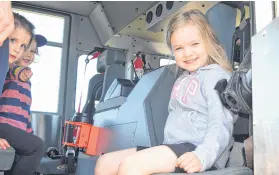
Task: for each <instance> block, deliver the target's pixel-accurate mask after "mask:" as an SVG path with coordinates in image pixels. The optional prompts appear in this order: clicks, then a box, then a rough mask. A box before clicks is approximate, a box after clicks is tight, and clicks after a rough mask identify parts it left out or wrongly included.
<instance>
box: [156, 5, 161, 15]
mask: <svg viewBox="0 0 279 175" xmlns="http://www.w3.org/2000/svg"><path fill="white" fill-rule="evenodd" d="M162 12H163V5H162V4H159V5H158V6H157V8H156V16H157V17H160V16H161V15H162Z"/></svg>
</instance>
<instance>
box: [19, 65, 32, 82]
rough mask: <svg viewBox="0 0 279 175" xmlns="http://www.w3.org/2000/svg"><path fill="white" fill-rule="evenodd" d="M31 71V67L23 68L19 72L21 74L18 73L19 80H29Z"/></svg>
mask: <svg viewBox="0 0 279 175" xmlns="http://www.w3.org/2000/svg"><path fill="white" fill-rule="evenodd" d="M32 75H33V72H32V71H31V69H29V68H28V69H25V70H23V71H22V72H21V74H20V75H19V78H20V80H21V81H24V82H25V81H28V80H30V78H31V77H32Z"/></svg>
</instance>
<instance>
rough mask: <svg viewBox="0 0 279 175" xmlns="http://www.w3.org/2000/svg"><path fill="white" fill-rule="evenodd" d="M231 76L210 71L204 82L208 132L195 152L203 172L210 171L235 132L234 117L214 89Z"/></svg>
mask: <svg viewBox="0 0 279 175" xmlns="http://www.w3.org/2000/svg"><path fill="white" fill-rule="evenodd" d="M229 77H230V76H229V74H226V73H224V72H220V71H215V70H212V71H209V72H208V73H207V74H206V77H205V78H204V81H203V87H202V89H203V91H204V94H205V96H206V98H207V105H208V132H207V134H206V136H205V138H204V140H203V143H202V144H201V145H199V146H198V147H197V148H196V150H195V151H194V152H193V153H194V154H195V155H196V156H197V157H198V158H199V159H200V161H201V163H202V167H203V168H202V171H205V170H206V169H209V168H210V167H212V165H213V164H214V163H215V162H216V161H217V159H218V158H219V156H220V155H221V154H222V153H223V152H224V150H225V149H226V147H227V146H228V145H229V142H230V139H231V138H232V132H233V124H234V120H233V116H232V115H231V113H230V112H229V111H228V110H227V109H226V108H225V107H224V106H223V104H222V102H221V100H220V97H219V94H218V92H217V91H216V90H215V89H214V87H215V85H216V83H217V82H218V81H219V80H221V79H224V78H225V79H229Z"/></svg>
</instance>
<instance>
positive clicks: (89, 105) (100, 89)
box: [82, 50, 126, 117]
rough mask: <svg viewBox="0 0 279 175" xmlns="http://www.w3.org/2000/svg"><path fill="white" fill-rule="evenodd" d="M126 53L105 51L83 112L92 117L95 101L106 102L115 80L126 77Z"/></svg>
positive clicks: (98, 64)
mask: <svg viewBox="0 0 279 175" xmlns="http://www.w3.org/2000/svg"><path fill="white" fill-rule="evenodd" d="M125 59H126V58H125V53H124V52H122V51H116V50H105V51H104V52H103V53H102V54H101V55H100V56H99V57H98V60H97V71H98V73H99V74H96V75H94V76H93V77H92V78H91V79H90V81H89V84H88V94H87V100H86V104H85V105H84V107H83V110H82V112H83V113H87V115H88V116H92V117H93V115H94V113H95V101H96V100H98V101H99V102H103V101H104V97H105V94H106V92H107V90H108V88H109V86H110V85H111V83H112V82H113V80H114V79H117V78H124V77H125V67H124V65H122V64H123V63H125Z"/></svg>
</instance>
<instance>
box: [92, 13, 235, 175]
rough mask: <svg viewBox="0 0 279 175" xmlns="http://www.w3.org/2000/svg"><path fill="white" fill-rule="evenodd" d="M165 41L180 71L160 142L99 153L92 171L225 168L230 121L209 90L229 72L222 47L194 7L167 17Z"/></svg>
mask: <svg viewBox="0 0 279 175" xmlns="http://www.w3.org/2000/svg"><path fill="white" fill-rule="evenodd" d="M166 40H167V44H168V46H169V48H170V49H171V50H172V52H173V54H174V56H175V58H176V64H177V66H179V67H180V68H181V69H183V70H184V72H183V73H182V75H181V76H180V77H179V78H178V79H177V80H176V82H175V84H174V87H173V90H172V94H171V99H170V102H169V116H168V119H167V122H166V125H165V131H164V143H163V144H162V145H160V146H155V147H151V148H144V147H137V148H131V149H127V150H121V151H117V152H112V153H107V154H104V155H102V156H101V157H100V158H99V160H98V161H97V164H96V168H95V175H131V174H133V175H151V174H154V173H169V172H176V173H183V172H187V173H194V172H201V171H205V170H209V169H219V168H224V167H225V164H226V162H227V160H228V155H229V149H228V148H227V147H228V145H229V142H230V140H231V138H232V130H233V123H234V120H233V117H232V115H231V114H230V112H229V111H228V110H227V109H226V108H225V107H224V106H223V105H222V103H221V101H220V98H219V96H218V93H217V91H216V90H214V87H215V85H216V83H217V82H218V81H219V80H221V79H224V78H225V79H229V78H230V71H232V68H231V66H230V64H229V62H228V61H227V59H226V54H225V51H224V49H223V48H222V47H221V45H220V43H219V41H218V39H217V37H216V35H215V33H214V31H213V29H212V27H211V26H210V24H209V23H208V21H207V19H206V18H205V16H204V15H203V14H202V13H201V12H199V11H198V10H191V11H187V12H184V13H180V14H178V15H176V16H175V17H174V18H173V19H171V21H170V23H169V25H168V28H167V33H166Z"/></svg>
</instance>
